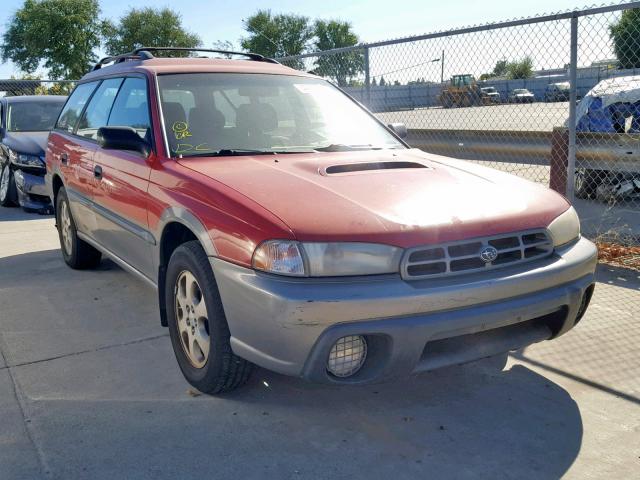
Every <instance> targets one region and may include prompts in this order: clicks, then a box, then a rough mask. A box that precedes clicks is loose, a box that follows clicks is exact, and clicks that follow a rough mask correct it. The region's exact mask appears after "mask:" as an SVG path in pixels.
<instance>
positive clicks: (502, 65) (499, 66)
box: [491, 60, 509, 77]
mask: <svg viewBox="0 0 640 480" xmlns="http://www.w3.org/2000/svg"><path fill="white" fill-rule="evenodd" d="M507 73H509V63H508V62H507V61H506V60H498V61H497V62H496V66H495V67H493V72H491V76H492V77H504V76H505V75H507Z"/></svg>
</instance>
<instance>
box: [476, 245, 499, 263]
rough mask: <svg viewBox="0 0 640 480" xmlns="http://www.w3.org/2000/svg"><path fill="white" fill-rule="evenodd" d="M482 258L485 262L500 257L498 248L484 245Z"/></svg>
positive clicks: (481, 252) (481, 253)
mask: <svg viewBox="0 0 640 480" xmlns="http://www.w3.org/2000/svg"><path fill="white" fill-rule="evenodd" d="M480 258H481V259H482V261H483V262H484V263H490V262H493V261H494V260H495V259H496V258H498V250H496V249H495V248H494V247H491V246H488V247H484V248H483V249H482V250H481V251H480Z"/></svg>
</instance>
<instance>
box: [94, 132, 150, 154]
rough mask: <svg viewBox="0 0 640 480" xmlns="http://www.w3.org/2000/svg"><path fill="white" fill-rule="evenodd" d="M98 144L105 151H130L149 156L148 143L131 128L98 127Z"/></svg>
mask: <svg viewBox="0 0 640 480" xmlns="http://www.w3.org/2000/svg"><path fill="white" fill-rule="evenodd" d="M98 144H99V145H100V146H101V147H102V148H104V149H105V150H132V151H134V152H139V153H141V154H142V155H144V156H145V157H147V156H149V153H150V151H151V147H150V145H149V143H148V142H147V141H146V140H145V139H144V138H141V137H140V135H138V132H136V131H135V129H133V128H131V127H100V128H99V129H98Z"/></svg>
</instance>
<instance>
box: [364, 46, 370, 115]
mask: <svg viewBox="0 0 640 480" xmlns="http://www.w3.org/2000/svg"><path fill="white" fill-rule="evenodd" d="M364 88H365V91H366V99H367V108H368V109H369V110H371V76H370V72H369V47H364Z"/></svg>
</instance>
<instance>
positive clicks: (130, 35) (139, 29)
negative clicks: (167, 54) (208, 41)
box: [103, 7, 201, 55]
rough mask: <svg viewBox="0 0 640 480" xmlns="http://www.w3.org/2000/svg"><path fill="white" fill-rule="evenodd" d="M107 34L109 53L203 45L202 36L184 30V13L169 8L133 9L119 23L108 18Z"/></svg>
mask: <svg viewBox="0 0 640 480" xmlns="http://www.w3.org/2000/svg"><path fill="white" fill-rule="evenodd" d="M103 35H104V40H105V50H106V51H107V53H108V54H109V55H118V54H121V53H126V52H130V51H132V50H134V49H136V48H139V47H187V48H194V47H197V46H199V45H200V44H201V42H200V37H198V35H196V34H194V33H190V32H188V31H187V30H185V29H184V27H183V26H182V19H181V18H180V14H178V13H177V12H174V11H173V10H171V9H169V8H163V9H154V8H151V7H146V8H140V9H136V8H132V9H131V10H129V12H128V13H127V14H125V15H124V16H123V17H121V18H120V20H119V22H118V23H117V24H113V23H111V22H109V21H105V22H104V26H103ZM159 55H162V54H159ZM171 55H175V52H171Z"/></svg>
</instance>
